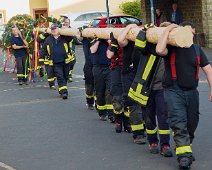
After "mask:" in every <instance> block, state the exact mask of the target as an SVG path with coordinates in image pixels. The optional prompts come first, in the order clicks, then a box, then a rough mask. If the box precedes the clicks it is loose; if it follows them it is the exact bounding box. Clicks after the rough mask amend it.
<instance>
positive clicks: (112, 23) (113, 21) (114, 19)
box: [106, 17, 120, 25]
mask: <svg viewBox="0 0 212 170" xmlns="http://www.w3.org/2000/svg"><path fill="white" fill-rule="evenodd" d="M106 24H108V22H107V21H106ZM109 24H111V25H114V24H120V22H119V19H118V18H115V17H113V18H110V19H109Z"/></svg>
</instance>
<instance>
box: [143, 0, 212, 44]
mask: <svg viewBox="0 0 212 170" xmlns="http://www.w3.org/2000/svg"><path fill="white" fill-rule="evenodd" d="M154 2H155V4H154V8H155V9H156V8H160V9H161V10H162V11H163V12H164V13H165V15H166V16H167V18H168V16H169V13H170V11H171V9H172V7H171V5H172V0H154ZM142 7H143V20H144V23H149V22H150V21H151V16H150V1H149V0H145V1H143V3H142ZM178 7H179V9H180V10H181V11H182V13H183V20H184V21H191V22H193V23H194V24H195V26H196V28H197V29H196V30H197V40H198V43H200V44H201V45H203V46H204V44H209V43H208V41H211V42H210V43H211V44H212V32H211V35H210V36H209V34H210V33H209V32H210V31H209V30H212V1H211V0H178ZM210 11H211V12H210ZM210 37H211V39H209V38H210ZM205 41H207V42H205Z"/></svg>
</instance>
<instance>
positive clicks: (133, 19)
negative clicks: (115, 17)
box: [120, 17, 140, 24]
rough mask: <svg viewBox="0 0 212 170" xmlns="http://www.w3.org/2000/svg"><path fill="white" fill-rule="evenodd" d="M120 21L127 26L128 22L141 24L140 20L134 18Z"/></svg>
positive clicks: (124, 18) (125, 18)
mask: <svg viewBox="0 0 212 170" xmlns="http://www.w3.org/2000/svg"><path fill="white" fill-rule="evenodd" d="M120 20H121V23H122V24H125V23H126V22H128V21H130V22H132V23H135V24H140V20H138V19H137V18H133V17H121V18H120Z"/></svg>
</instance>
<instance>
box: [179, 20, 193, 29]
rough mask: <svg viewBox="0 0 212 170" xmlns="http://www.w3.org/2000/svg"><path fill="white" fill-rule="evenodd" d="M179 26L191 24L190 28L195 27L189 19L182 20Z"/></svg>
mask: <svg viewBox="0 0 212 170" xmlns="http://www.w3.org/2000/svg"><path fill="white" fill-rule="evenodd" d="M180 26H182V27H185V26H191V28H193V29H195V28H196V27H195V25H194V24H193V23H192V22H190V21H184V22H182V23H180Z"/></svg>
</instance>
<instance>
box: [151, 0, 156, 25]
mask: <svg viewBox="0 0 212 170" xmlns="http://www.w3.org/2000/svg"><path fill="white" fill-rule="evenodd" d="M150 9H151V23H152V24H155V14H154V0H150Z"/></svg>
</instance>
